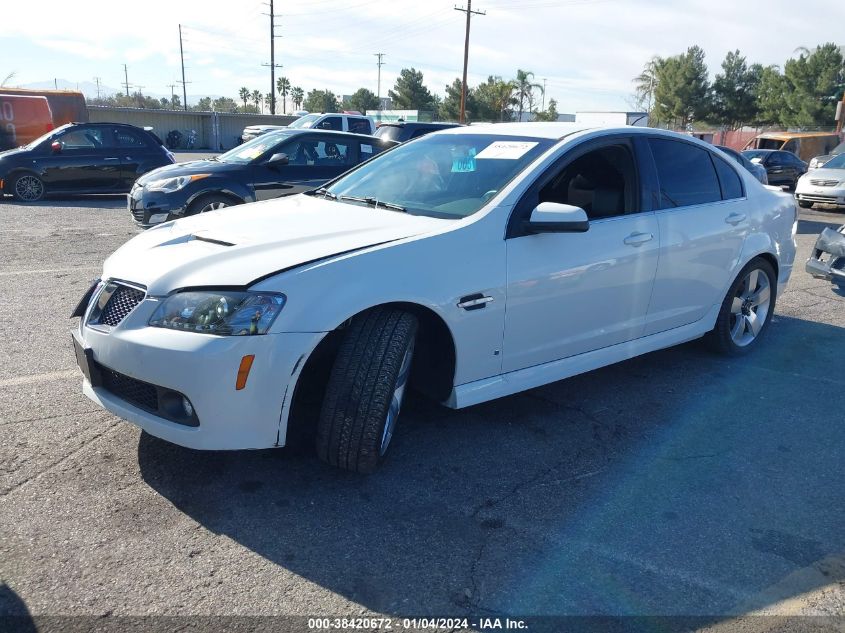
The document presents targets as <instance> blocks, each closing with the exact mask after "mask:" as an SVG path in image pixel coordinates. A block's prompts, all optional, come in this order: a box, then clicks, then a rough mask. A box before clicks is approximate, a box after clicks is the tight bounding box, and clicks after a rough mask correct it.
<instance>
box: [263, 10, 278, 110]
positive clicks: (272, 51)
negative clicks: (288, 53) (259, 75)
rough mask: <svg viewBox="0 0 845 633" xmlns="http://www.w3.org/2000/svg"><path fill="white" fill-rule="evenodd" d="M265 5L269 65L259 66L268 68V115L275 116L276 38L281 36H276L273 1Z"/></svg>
mask: <svg viewBox="0 0 845 633" xmlns="http://www.w3.org/2000/svg"><path fill="white" fill-rule="evenodd" d="M265 4H268V6H269V7H270V13H265V14H264V15H269V16H270V63H269V64H261V65H262V66H269V67H270V114H276V69H277V68H282V65H281V64H277V63H276V38H277V37H281V35H276V13H275V11H274V9H273V0H270V2H269V3H265Z"/></svg>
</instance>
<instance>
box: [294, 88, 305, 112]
mask: <svg viewBox="0 0 845 633" xmlns="http://www.w3.org/2000/svg"><path fill="white" fill-rule="evenodd" d="M290 98H291V99H292V100H293V107H294V108H296V109H297V110H299V109H300V108H302V101H303V100H304V99H305V91H304V90H303V89H302V88H300V87H299V86H294V87H293V88H291V90H290Z"/></svg>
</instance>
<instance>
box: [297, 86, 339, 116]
mask: <svg viewBox="0 0 845 633" xmlns="http://www.w3.org/2000/svg"><path fill="white" fill-rule="evenodd" d="M302 107H303V108H304V109H306V110H308V111H309V112H337V111H338V110H340V103H338V100H337V97H336V96H335V94H334V93H333V92H332V91H331V90H317V89H316V88H315V89H314V90H311V91H310V92H309V93H308V96H307V97H306V98H305V101H303V103H302Z"/></svg>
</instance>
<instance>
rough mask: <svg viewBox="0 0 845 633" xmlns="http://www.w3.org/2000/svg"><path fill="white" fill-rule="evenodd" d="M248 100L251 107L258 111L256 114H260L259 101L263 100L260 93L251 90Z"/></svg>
mask: <svg viewBox="0 0 845 633" xmlns="http://www.w3.org/2000/svg"><path fill="white" fill-rule="evenodd" d="M250 98H251V99H252V105H254V106H255V109H256V110H258V112H261V100H262V99H263V95H262V94H261V91H260V90H253V91H252V94H251V95H250Z"/></svg>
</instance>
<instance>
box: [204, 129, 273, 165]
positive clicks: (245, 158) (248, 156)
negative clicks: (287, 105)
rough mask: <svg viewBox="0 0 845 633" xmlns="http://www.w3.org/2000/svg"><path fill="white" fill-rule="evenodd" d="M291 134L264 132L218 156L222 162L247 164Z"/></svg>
mask: <svg viewBox="0 0 845 633" xmlns="http://www.w3.org/2000/svg"><path fill="white" fill-rule="evenodd" d="M289 136H290V135H289V134H286V133H285V132H270V133H268V134H262V135H261V136H259V137H257V138H254V139H252V140H251V141H247V142H246V143H244V144H243V145H238V146H237V147H235V148H234V149H230V150H229V151H228V152H226V153H225V154H220V156H218V157H217V160H219V161H220V162H221V163H235V164H237V165H246V164H247V163H251V162H252V161H254V160H255V159H256V158H259V157H261V156H263V155H264V154H266V153H267V152H268V151H269V150H270V149H272V148H273V147H275V146H276V145H278V144H279V143H280V142H281V141H284V140H285V139H287V138H288V137H289Z"/></svg>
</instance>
